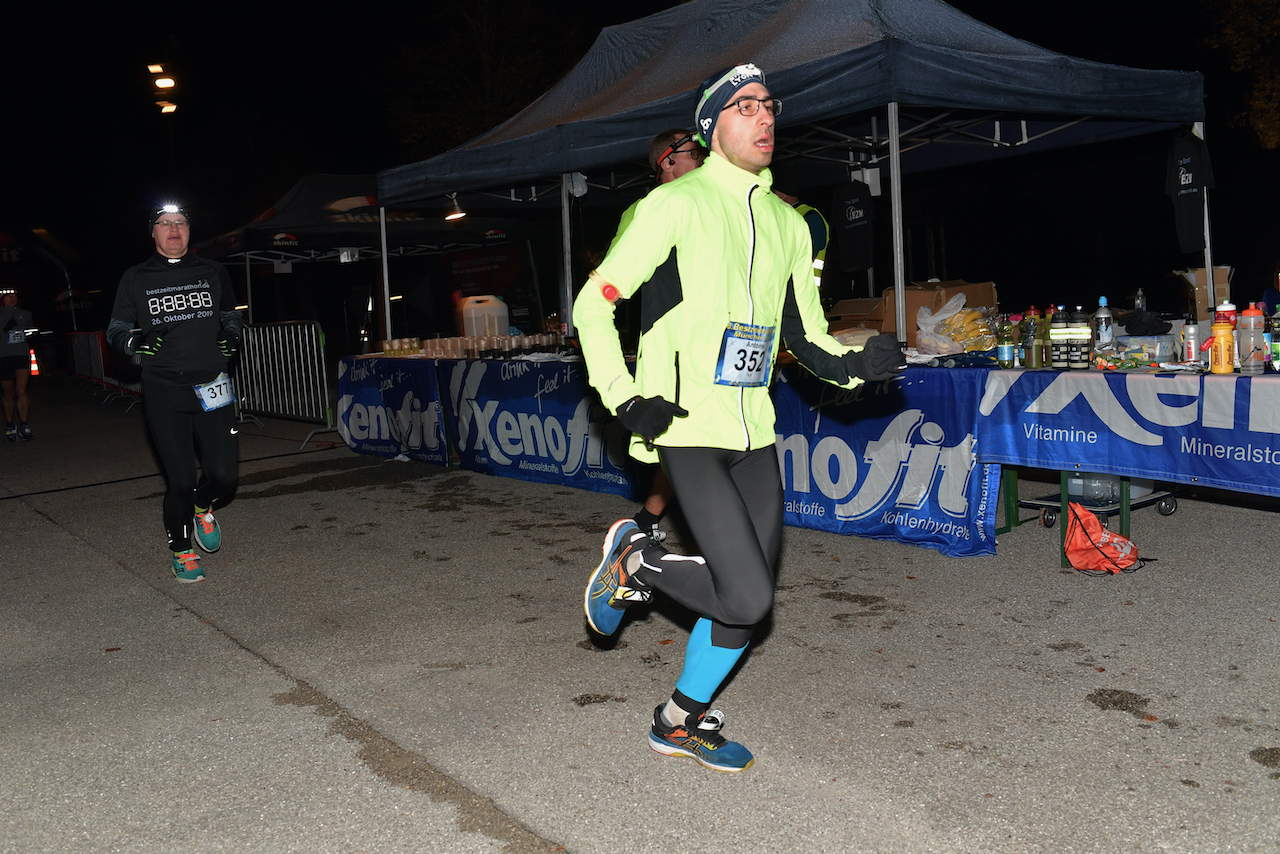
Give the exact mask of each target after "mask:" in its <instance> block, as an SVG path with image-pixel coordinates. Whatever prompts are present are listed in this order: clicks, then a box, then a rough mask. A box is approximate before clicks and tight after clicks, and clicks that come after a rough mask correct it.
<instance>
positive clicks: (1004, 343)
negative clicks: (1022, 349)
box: [996, 314, 1013, 368]
mask: <svg viewBox="0 0 1280 854" xmlns="http://www.w3.org/2000/svg"><path fill="white" fill-rule="evenodd" d="M996 364H997V365H999V366H1000V367H1002V368H1012V367H1013V324H1012V323H1010V322H1009V315H1007V314H1002V315H1000V316H999V317H998V318H996Z"/></svg>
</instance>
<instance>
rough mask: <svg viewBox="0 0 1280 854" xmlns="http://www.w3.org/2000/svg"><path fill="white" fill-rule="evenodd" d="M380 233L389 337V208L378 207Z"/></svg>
mask: <svg viewBox="0 0 1280 854" xmlns="http://www.w3.org/2000/svg"><path fill="white" fill-rule="evenodd" d="M378 232H379V236H380V237H381V239H382V311H383V319H384V320H385V321H386V324H387V337H388V338H391V337H393V336H392V334H391V275H390V271H389V265H388V262H387V208H386V206H385V205H379V206H378Z"/></svg>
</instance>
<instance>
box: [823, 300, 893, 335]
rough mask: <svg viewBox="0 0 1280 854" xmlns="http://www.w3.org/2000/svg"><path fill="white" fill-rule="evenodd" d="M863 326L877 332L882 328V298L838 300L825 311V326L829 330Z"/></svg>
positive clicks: (836, 330)
mask: <svg viewBox="0 0 1280 854" xmlns="http://www.w3.org/2000/svg"><path fill="white" fill-rule="evenodd" d="M854 327H863V328H866V329H874V330H876V331H877V332H880V331H883V329H884V300H883V299H845V300H840V302H838V303H836V304H835V305H833V306H832V307H831V309H830V310H829V311H828V312H827V328H828V329H829V330H830V331H831V332H839V331H840V330H842V329H853V328H854Z"/></svg>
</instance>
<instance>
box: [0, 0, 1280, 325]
mask: <svg viewBox="0 0 1280 854" xmlns="http://www.w3.org/2000/svg"><path fill="white" fill-rule="evenodd" d="M886 2H891V0H886ZM77 5H81V6H82V7H83V8H81V9H75V10H72V9H67V10H60V9H58V7H56V6H54V5H53V4H46V5H45V6H44V8H43V9H42V10H37V9H34V8H24V7H18V8H10V9H8V10H6V12H5V23H6V27H5V29H6V31H7V33H8V35H9V38H8V39H6V42H7V44H6V49H5V52H4V55H3V56H2V57H0V63H3V66H2V67H3V78H2V79H3V80H4V85H5V122H4V128H5V131H4V134H3V147H2V149H0V151H2V155H0V164H2V165H0V230H4V231H8V232H9V233H11V234H24V235H26V234H30V230H31V229H32V228H44V229H47V230H48V232H49V233H50V234H51V235H52V236H53V237H54V238H56V240H57V241H59V243H60V244H61V246H62V247H63V250H62V251H63V252H64V255H65V257H66V258H68V259H69V262H70V263H69V271H70V275H71V277H72V278H73V280H74V284H75V287H77V288H84V289H89V288H102V289H104V290H108V291H113V290H114V287H115V283H116V281H117V280H118V278H119V275H120V273H121V272H122V271H123V269H124V268H125V267H126V266H128V265H129V264H132V263H136V262H137V261H139V260H141V259H142V258H143V257H144V256H145V254H146V253H147V252H148V251H150V243H149V239H148V233H147V228H146V222H147V214H148V212H149V210H150V209H151V208H152V207H153V205H154V204H155V202H156V201H157V200H159V199H162V198H164V197H168V196H177V197H180V198H181V199H183V200H184V201H185V203H186V204H187V205H189V207H190V209H191V210H192V212H193V220H194V229H193V240H194V241H199V240H201V239H204V238H207V237H211V236H213V235H215V234H218V233H221V232H225V231H228V230H231V229H233V228H236V227H237V226H240V225H242V224H244V223H245V222H246V221H248V220H249V219H250V218H252V217H253V216H255V215H256V214H258V213H259V212H261V211H262V210H264V209H265V208H267V207H268V206H269V205H271V204H272V203H273V202H274V201H275V200H276V199H278V198H279V197H280V196H281V195H283V194H284V193H285V192H286V191H287V190H288V189H289V187H291V186H292V185H293V184H294V183H295V182H296V181H297V180H298V178H300V177H301V176H302V175H303V174H305V173H307V172H331V173H359V172H374V171H377V170H379V169H382V168H386V167H389V166H394V165H398V164H401V163H406V162H412V161H415V160H419V159H422V158H423V157H424V156H426V155H428V154H431V153H436V152H435V150H432V149H431V145H432V140H433V139H434V140H437V141H438V140H439V139H442V138H446V137H445V136H444V133H445V131H447V130H451V128H450V126H449V124H448V121H447V117H448V116H452V115H456V114H457V113H458V112H459V110H458V109H457V108H456V105H455V104H453V103H451V102H449V101H448V100H447V99H437V100H435V101H433V100H431V99H428V100H427V101H426V102H425V103H429V104H431V105H432V106H433V107H434V108H435V111H432V112H427V113H424V114H423V115H422V116H421V120H422V121H423V122H424V123H425V127H426V134H425V136H424V135H422V134H419V135H418V137H417V138H416V139H412V140H407V139H406V133H405V129H404V121H403V105H404V103H405V99H406V98H412V96H413V94H414V92H415V91H416V90H418V89H420V88H421V83H422V80H421V79H419V78H420V76H421V69H423V68H432V67H433V65H432V63H433V62H434V63H437V64H438V63H440V62H443V61H445V60H444V59H442V53H443V46H447V45H451V44H454V43H456V42H457V40H459V39H460V38H462V36H461V35H460V33H459V32H458V31H457V30H456V29H454V27H455V26H456V18H450V17H449V15H448V14H445V13H442V12H441V11H440V10H439V9H428V10H425V11H424V9H423V5H424V4H413V5H409V4H405V5H404V6H403V7H401V6H400V5H399V4H364V5H361V4H351V5H348V6H346V7H343V8H342V10H341V12H340V13H337V14H329V13H325V12H319V11H317V8H318V7H305V6H299V5H297V4H259V5H256V6H249V5H241V4H238V3H221V4H201V3H187V4H177V5H151V4H77ZM426 5H428V6H429V5H430V4H426ZM669 5H672V4H671V3H669V2H661V1H660V0H650V2H638V0H627V1H626V2H618V3H611V4H610V3H587V2H585V0H567V2H559V3H550V2H543V1H542V0H523V2H521V0H484V2H477V3H476V4H474V6H488V7H494V8H498V7H500V8H501V10H502V11H503V12H504V13H510V12H513V11H515V12H520V14H521V15H522V16H523V17H518V18H517V17H513V18H512V20H513V25H512V26H511V27H510V30H511V32H508V33H506V37H505V40H503V41H501V43H500V44H498V45H497V46H496V47H495V52H496V53H497V54H498V55H501V56H502V57H503V58H504V61H512V60H514V59H519V60H521V62H522V63H523V64H514V65H513V66H512V67H514V68H517V69H518V71H517V73H516V74H515V75H514V77H513V79H514V82H513V83H512V84H511V86H510V87H509V88H510V89H511V92H508V95H510V94H512V93H515V94H519V92H520V88H519V85H518V84H519V83H520V82H521V81H524V82H528V81H535V82H536V81H541V82H540V85H541V86H542V88H545V87H546V86H547V85H549V84H550V83H551V82H554V80H555V78H556V77H557V76H558V75H559V74H560V73H563V71H565V70H567V68H568V67H569V66H571V65H572V63H573V62H574V61H575V60H576V59H577V58H578V57H579V56H580V55H581V54H582V53H583V52H584V51H585V50H586V48H587V47H588V46H589V45H590V42H591V41H592V39H593V38H594V36H595V35H596V33H597V32H598V31H599V29H600V27H602V26H605V25H608V24H614V23H622V22H625V21H628V20H633V19H635V18H637V17H641V16H643V15H646V14H649V13H651V12H654V11H657V10H659V9H662V8H665V7H667V6H669ZM953 5H955V6H957V7H958V8H960V9H962V10H963V11H965V12H967V13H969V14H971V15H973V16H975V17H977V18H979V19H980V20H982V21H984V22H986V23H988V24H990V25H992V26H994V27H997V28H999V29H1001V30H1004V31H1005V32H1008V33H1010V34H1012V35H1015V36H1018V37H1020V38H1023V39H1026V40H1028V41H1031V42H1034V43H1036V44H1039V45H1042V46H1044V47H1048V48H1051V49H1053V50H1058V51H1062V52H1065V53H1069V54H1072V55H1075V56H1080V57H1084V58H1087V59H1094V60H1099V61H1104V62H1112V63H1118V64H1124V65H1130V66H1137V67H1148V68H1169V69H1187V70H1196V71H1200V72H1203V73H1204V74H1205V75H1206V89H1207V97H1208V100H1207V104H1208V119H1207V136H1208V141H1209V145H1210V150H1211V152H1212V154H1213V158H1214V171H1215V173H1216V178H1217V189H1216V190H1215V191H1214V192H1213V193H1212V194H1211V197H1210V198H1211V204H1212V209H1213V216H1214V249H1215V253H1214V254H1215V261H1216V262H1217V263H1225V264H1233V265H1235V266H1236V267H1237V279H1236V287H1235V288H1233V295H1234V296H1235V297H1236V298H1237V301H1239V300H1241V299H1244V300H1248V299H1259V298H1261V292H1262V289H1263V288H1264V287H1266V286H1267V285H1268V283H1269V282H1270V281H1271V280H1272V279H1273V277H1274V271H1275V269H1276V265H1277V262H1280V246H1278V245H1277V240H1276V237H1277V230H1278V229H1280V215H1277V214H1276V213H1275V212H1274V208H1275V207H1276V205H1275V202H1274V200H1273V196H1274V194H1275V191H1276V190H1277V188H1280V151H1275V150H1273V151H1266V150H1263V149H1262V148H1261V147H1260V146H1259V144H1258V143H1257V141H1256V139H1255V138H1254V136H1253V134H1252V131H1251V130H1250V129H1249V128H1248V127H1247V126H1245V125H1243V124H1239V123H1237V122H1236V116H1237V114H1238V113H1239V112H1240V111H1241V110H1242V109H1243V107H1242V104H1243V94H1242V91H1243V85H1242V76H1241V75H1239V74H1236V73H1233V72H1231V71H1229V69H1228V58H1227V57H1226V56H1224V55H1222V53H1221V52H1220V51H1218V52H1215V50H1214V49H1213V48H1212V47H1211V46H1210V44H1209V43H1208V35H1207V34H1208V33H1209V32H1210V31H1211V29H1212V25H1213V21H1214V14H1215V13H1214V8H1213V7H1214V4H1213V2H1212V0H1200V2H1197V1H1196V0H1130V2H1114V0H1112V2H1102V0H1072V2H1067V0H1041V2H1037V3H1012V2H1008V0H956V2H954V3H953ZM521 51H528V52H529V53H530V54H531V55H532V58H531V59H528V60H527V61H525V58H523V57H521V56H518V54H520V52H521ZM155 61H163V62H167V63H169V65H170V67H171V68H172V69H173V71H174V73H175V75H177V76H178V77H179V80H180V85H181V87H182V89H181V91H180V92H179V94H178V95H177V96H175V100H176V101H177V102H178V103H179V104H180V107H179V110H178V112H177V113H176V114H174V115H173V116H161V115H160V114H159V113H158V111H157V108H156V107H155V106H154V104H153V103H152V98H151V97H150V77H149V75H148V74H147V71H146V65H147V64H148V63H149V62H155ZM434 67H438V65H437V66H434ZM539 75H541V76H539ZM780 94H784V93H780ZM473 100H474V99H473ZM416 103H418V104H421V103H424V102H423V101H422V100H419V101H417V102H416ZM467 106H469V107H475V106H476V105H475V104H474V103H470V104H468V105H467ZM397 110H399V111H400V112H399V113H397ZM461 112H462V113H466V115H465V116H463V117H462V118H459V120H458V122H457V123H459V124H465V122H463V121H462V119H463V118H468V119H469V120H471V121H475V120H476V119H475V115H472V114H471V113H469V112H468V111H467V110H465V109H464V110H462V111H461ZM477 115H482V114H481V113H477ZM501 117H504V116H499V119H500V118H501ZM497 120H498V119H495V120H494V121H492V122H490V123H489V124H488V125H484V126H480V127H475V128H474V129H473V130H471V131H470V132H471V133H478V132H480V131H482V130H484V129H485V128H486V127H488V126H491V125H492V124H496V123H497ZM433 133H434V134H436V136H434V137H433V136H432V134H433ZM1166 146H1167V141H1161V140H1154V141H1149V142H1145V143H1144V142H1141V141H1138V142H1130V143H1127V144H1109V145H1108V146H1104V147H1102V150H1099V151H1091V152H1077V153H1075V154H1074V155H1071V156H1067V157H1065V158H1064V157H1047V156H1043V155H1042V156H1037V158H1038V159H1037V158H1025V159H1027V160H1029V161H1032V162H1029V163H1024V164H1019V165H1016V166H995V167H990V168H982V169H974V170H971V171H970V172H969V173H967V174H963V175H939V176H937V177H936V178H931V179H930V180H929V182H927V186H921V187H919V188H917V191H916V192H917V196H916V197H917V198H919V199H921V204H925V203H928V204H940V202H939V201H938V199H939V197H940V196H945V195H947V194H957V195H958V194H967V195H968V196H969V197H971V198H974V199H976V200H977V205H976V207H975V208H974V211H973V213H972V215H971V216H969V217H968V218H967V219H968V220H969V221H968V224H967V227H968V228H969V232H968V233H967V234H963V237H964V239H965V240H966V241H967V243H969V244H973V243H975V242H981V241H979V240H978V236H979V235H980V233H981V234H992V235H994V234H996V233H997V232H1000V231H1001V230H1006V231H1007V229H1008V228H1009V227H1010V223H1011V222H1018V221H1024V220H1026V219H1027V218H1028V217H1027V216H1026V215H1025V211H1026V210H1027V208H1028V207H1030V208H1033V209H1034V208H1042V209H1046V210H1052V209H1055V208H1057V207H1062V208H1063V210H1064V211H1065V210H1068V209H1069V207H1070V205H1069V204H1068V203H1067V202H1064V198H1066V197H1069V196H1070V195H1072V191H1071V190H1070V189H1063V185H1064V184H1067V185H1069V186H1074V187H1077V188H1079V187H1080V182H1081V181H1082V180H1084V181H1086V182H1087V181H1088V180H1090V179H1096V181H1097V182H1098V184H1099V185H1100V186H1098V187H1097V188H1094V189H1089V190H1088V192H1090V193H1095V194H1096V200H1095V202H1094V204H1100V205H1106V204H1108V194H1109V193H1111V192H1117V193H1119V192H1131V191H1132V189H1133V186H1135V185H1139V184H1141V186H1145V184H1142V182H1145V181H1146V180H1148V179H1147V177H1146V176H1147V175H1148V174H1150V175H1154V176H1155V178H1154V180H1156V181H1161V180H1162V178H1161V177H1160V176H1161V175H1162V171H1161V170H1162V168H1163V161H1164V150H1163V149H1164V147H1166ZM1017 159H1018V158H1011V160H1017ZM953 171H954V170H953ZM1075 192H1077V193H1078V192H1081V190H1079V189H1077V190H1076V191H1075ZM1138 192H1139V193H1150V194H1151V195H1150V196H1149V197H1147V196H1144V201H1143V202H1142V203H1141V204H1138V205H1136V206H1131V207H1128V208H1126V210H1133V211H1137V216H1138V217H1139V218H1141V219H1144V220H1148V219H1149V220H1150V221H1151V222H1150V227H1149V228H1146V229H1145V230H1144V229H1143V228H1139V229H1137V230H1136V232H1132V233H1146V232H1147V231H1160V230H1162V229H1167V232H1168V233H1167V236H1166V237H1164V238H1156V239H1154V242H1153V243H1152V244H1150V245H1145V244H1144V245H1143V246H1138V247H1135V251H1136V252H1137V253H1139V254H1141V255H1144V256H1145V257H1139V258H1135V259H1122V260H1121V261H1116V260H1115V256H1116V255H1117V253H1119V254H1123V251H1122V250H1117V249H1116V248H1115V246H1114V245H1113V244H1114V243H1115V240H1114V239H1111V238H1109V237H1108V236H1107V235H1098V234H1092V233H1091V232H1090V233H1087V234H1086V236H1085V237H1084V238H1083V239H1082V238H1081V235H1080V233H1078V231H1076V230H1073V228H1072V227H1071V223H1070V221H1069V220H1070V216H1071V215H1070V214H1069V213H1064V214H1063V217H1064V218H1063V221H1062V222H1057V221H1055V220H1054V219H1053V218H1052V217H1049V218H1047V219H1045V220H1044V222H1045V223H1046V225H1045V227H1044V230H1048V231H1055V230H1058V229H1061V240H1060V241H1059V243H1060V244H1061V246H1060V247H1059V248H1057V249H1055V250H1054V252H1053V253H1052V254H1047V253H1046V254H1042V255H1041V256H1039V257H1019V256H1018V254H1017V253H1016V252H1014V251H1013V250H1012V249H1011V248H1010V247H1011V246H1013V245H1014V244H1023V243H1025V242H1026V241H1025V240H1023V239H1021V238H1020V237H1018V236H1017V235H1011V234H1005V235H1004V237H1003V239H1000V240H994V241H993V242H992V243H991V244H990V246H989V247H986V248H984V247H982V246H968V247H967V248H969V249H971V250H972V251H970V252H964V251H957V252H954V253H952V254H953V257H954V258H955V259H956V263H957V264H960V265H961V267H962V268H958V269H949V270H948V273H949V274H950V275H951V277H954V278H966V279H969V280H971V281H978V280H981V279H983V278H993V279H995V280H996V281H997V283H998V284H1000V283H1001V279H1002V278H1008V279H1021V280H1023V282H1024V284H1021V285H1017V286H1015V285H1013V283H1012V282H1011V286H1010V288H1008V289H1006V288H1005V287H1003V285H1002V296H1005V295H1009V296H1010V297H1015V296H1016V298H1017V299H1022V298H1023V297H1024V296H1025V295H1026V294H1027V293H1031V296H1030V298H1029V301H1035V299H1036V297H1035V295H1034V292H1033V291H1031V290H1029V288H1030V286H1029V285H1028V284H1025V282H1031V281H1034V280H1035V278H1036V276H1037V275H1039V274H1040V273H1041V272H1043V271H1044V270H1045V269H1046V268H1052V269H1053V270H1054V271H1055V274H1054V275H1053V276H1046V277H1045V278H1046V280H1047V281H1054V282H1062V281H1066V280H1070V279H1071V278H1072V277H1075V278H1077V279H1079V281H1080V283H1081V287H1082V289H1083V292H1082V293H1080V294H1078V295H1075V294H1062V295H1060V296H1058V297H1057V298H1058V299H1059V300H1063V299H1074V298H1078V299H1082V300H1086V301H1087V300H1096V293H1094V291H1095V290H1096V289H1097V287H1099V286H1105V287H1107V288H1108V289H1111V290H1112V291H1113V292H1114V293H1117V294H1119V293H1120V292H1121V291H1122V290H1123V289H1124V287H1125V286H1126V283H1125V282H1122V281H1116V280H1115V279H1116V277H1118V276H1120V277H1122V276H1124V275H1129V274H1128V273H1125V272H1123V271H1124V270H1130V269H1131V270H1133V271H1138V272H1134V273H1133V274H1132V275H1134V276H1141V275H1143V273H1142V272H1141V271H1149V270H1152V269H1157V268H1159V269H1164V268H1172V266H1175V265H1176V266H1198V263H1197V259H1196V258H1195V257H1194V256H1180V255H1178V254H1177V253H1176V241H1175V239H1174V237H1173V233H1172V213H1171V210H1169V209H1168V202H1167V199H1165V198H1164V197H1163V195H1162V193H1163V187H1162V185H1159V186H1155V187H1154V188H1153V189H1150V190H1145V189H1139V190H1138ZM1162 200H1163V201H1162ZM1162 204H1163V205H1164V207H1161V205H1162ZM944 207H945V205H944ZM907 214H908V216H909V217H910V216H911V215H912V211H911V210H910V209H908V211H907ZM1161 217H1165V218H1167V222H1166V221H1164V220H1162V219H1161ZM1098 221H1099V222H1103V221H1104V219H1100V220H1098ZM1119 226H1122V228H1121V231H1120V232H1119V233H1122V234H1129V233H1131V227H1132V226H1133V223H1129V222H1124V223H1120V224H1119ZM1119 226H1118V227H1119ZM1023 227H1025V226H1023ZM1091 228H1092V229H1093V230H1094V231H1097V230H1098V229H1110V228H1112V225H1106V226H1100V225H1097V224H1095V225H1093V226H1091ZM953 236H954V239H956V240H959V239H961V236H962V232H960V231H956V232H955V233H954V235H953ZM1042 237H1043V240H1044V241H1045V245H1049V243H1050V242H1051V241H1050V238H1051V237H1052V235H1042ZM1108 241H1109V242H1108ZM1162 241H1163V242H1162ZM1102 242H1108V245H1109V247H1110V248H1109V249H1108V250H1107V254H1106V256H1105V258H1104V257H1103V255H1102V254H1101V253H1100V251H1099V250H1098V248H1097V246H1098V245H1099V244H1100V243H1102ZM1151 246H1155V247H1156V248H1155V249H1152V248H1151ZM995 247H999V248H995ZM1170 247H1174V249H1173V252H1172V254H1170V251H1169V248H1170ZM984 252H985V254H984ZM1126 265H1128V266H1126ZM1104 268H1106V269H1104ZM1077 269H1078V270H1079V272H1078V273H1075V272H1068V273H1065V274H1064V270H1066V271H1070V270H1077ZM1118 271H1119V272H1118ZM1047 299H1048V295H1046V298H1045V299H1042V300H1041V302H1044V301H1047ZM1005 307H1006V308H1008V309H1009V310H1011V311H1017V310H1020V309H1021V308H1022V307H1023V304H1021V303H1018V304H1010V305H1007V306H1005Z"/></svg>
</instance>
